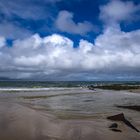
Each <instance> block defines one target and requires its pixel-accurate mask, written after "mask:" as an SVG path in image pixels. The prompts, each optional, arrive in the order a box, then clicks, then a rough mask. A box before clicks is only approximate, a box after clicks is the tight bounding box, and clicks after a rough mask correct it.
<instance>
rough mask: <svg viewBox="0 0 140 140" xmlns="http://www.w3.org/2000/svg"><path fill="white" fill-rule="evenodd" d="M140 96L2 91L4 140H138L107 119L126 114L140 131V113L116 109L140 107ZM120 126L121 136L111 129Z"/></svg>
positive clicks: (66, 90) (51, 90) (59, 90)
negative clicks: (127, 106) (113, 125)
mask: <svg viewBox="0 0 140 140" xmlns="http://www.w3.org/2000/svg"><path fill="white" fill-rule="evenodd" d="M139 101H140V94H139V93H136V92H132V91H131V92H130V91H122V90H121V91H113V90H102V89H96V90H89V89H87V88H81V87H76V88H42V89H31V88H26V89H25V88H12V89H7V88H3V89H1V90H0V116H1V117H0V139H1V140H19V139H20V140H93V139H94V140H108V139H113V140H139V137H140V133H139V132H136V131H135V130H133V129H132V128H130V127H128V126H127V125H126V124H124V123H123V122H121V121H112V120H108V119H107V117H108V116H111V115H116V114H119V113H124V115H125V117H126V118H127V120H129V121H130V122H131V123H132V124H133V125H134V126H135V127H136V128H137V129H140V112H139V111H137V110H133V109H128V108H119V107H117V106H126V105H129V106H133V105H140V104H139ZM112 123H117V125H118V128H117V129H118V130H120V131H118V132H116V131H112V130H111V129H110V128H109V126H110V125H111V124H112Z"/></svg>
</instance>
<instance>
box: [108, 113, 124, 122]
mask: <svg viewBox="0 0 140 140" xmlns="http://www.w3.org/2000/svg"><path fill="white" fill-rule="evenodd" d="M107 119H109V120H113V121H124V120H125V117H124V114H123V113H121V114H117V115H114V116H109V117H107Z"/></svg>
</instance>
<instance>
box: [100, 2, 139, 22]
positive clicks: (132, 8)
mask: <svg viewBox="0 0 140 140" xmlns="http://www.w3.org/2000/svg"><path fill="white" fill-rule="evenodd" d="M100 11H101V13H100V18H101V19H102V20H103V21H105V22H107V23H108V22H110V23H111V22H121V21H126V20H133V19H136V18H138V17H137V16H136V13H137V12H140V5H135V4H134V3H133V2H132V1H126V2H123V1H121V0H112V1H110V2H109V3H108V4H106V5H103V6H101V7H100Z"/></svg>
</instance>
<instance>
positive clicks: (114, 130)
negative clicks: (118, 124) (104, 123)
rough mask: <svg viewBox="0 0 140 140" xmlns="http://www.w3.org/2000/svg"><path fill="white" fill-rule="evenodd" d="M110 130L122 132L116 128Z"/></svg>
mask: <svg viewBox="0 0 140 140" xmlns="http://www.w3.org/2000/svg"><path fill="white" fill-rule="evenodd" d="M110 130H112V131H114V132H122V130H119V129H115V128H113V129H110Z"/></svg>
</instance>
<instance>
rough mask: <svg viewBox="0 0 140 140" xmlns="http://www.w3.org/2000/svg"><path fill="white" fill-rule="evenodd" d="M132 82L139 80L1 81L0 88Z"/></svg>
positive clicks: (134, 83)
mask: <svg viewBox="0 0 140 140" xmlns="http://www.w3.org/2000/svg"><path fill="white" fill-rule="evenodd" d="M108 84H126V85H127V84H132V85H140V82H137V81H16V80H10V81H0V88H50V87H57V88H58V87H59V88H60V87H61V88H63V87H86V86H88V85H108Z"/></svg>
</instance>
